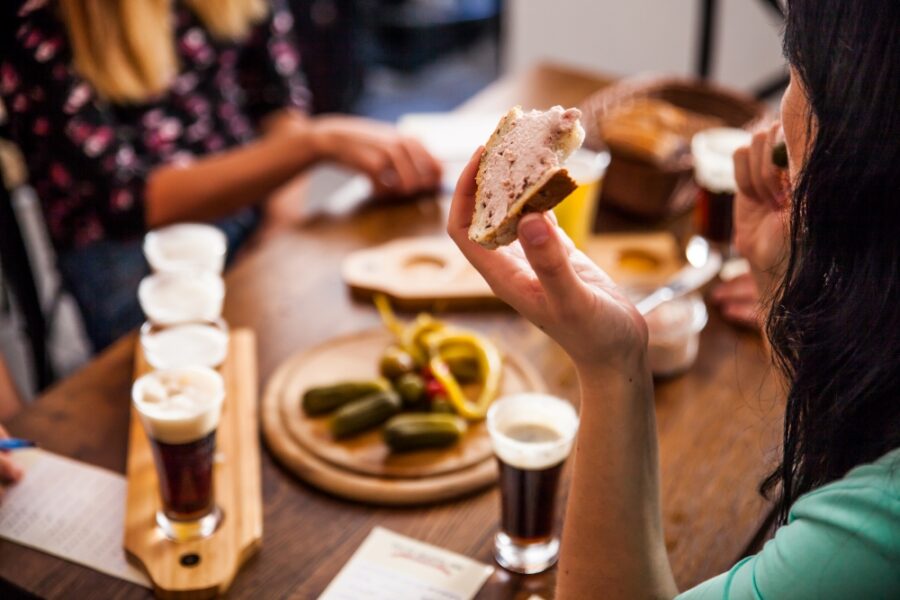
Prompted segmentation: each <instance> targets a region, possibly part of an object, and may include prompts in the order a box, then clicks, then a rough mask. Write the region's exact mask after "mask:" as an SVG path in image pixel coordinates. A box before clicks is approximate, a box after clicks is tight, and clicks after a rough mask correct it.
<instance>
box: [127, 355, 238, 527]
mask: <svg viewBox="0 0 900 600" xmlns="http://www.w3.org/2000/svg"><path fill="white" fill-rule="evenodd" d="M224 397H225V384H224V382H223V381H222V376H221V375H219V374H218V373H217V372H216V371H213V370H212V369H210V368H207V367H182V368H178V369H164V370H160V371H154V372H152V373H149V374H147V375H144V376H143V377H141V378H140V379H138V380H137V381H135V382H134V388H133V389H132V400H133V402H134V407H135V409H136V410H137V413H138V415H139V416H140V418H141V422H142V423H143V425H144V430H145V431H146V432H147V439H148V440H149V441H150V447H151V449H152V450H153V460H154V462H155V463H156V474H157V478H158V479H159V492H160V493H159V495H160V499H161V500H162V508H161V509H160V510H158V511H157V514H156V523H157V525H159V527H160V529H162V531H163V533H165V535H166V536H167V537H169V538H170V539H173V540H176V541H182V540H188V539H196V538H201V537H206V536H208V535H211V534H212V533H213V531H215V529H216V527H217V526H218V523H219V521H220V518H221V512H220V511H219V510H218V508H217V507H216V504H215V493H214V486H213V479H214V473H213V462H214V458H215V452H216V428H217V426H218V424H219V417H220V415H221V413H222V402H223V400H224Z"/></svg>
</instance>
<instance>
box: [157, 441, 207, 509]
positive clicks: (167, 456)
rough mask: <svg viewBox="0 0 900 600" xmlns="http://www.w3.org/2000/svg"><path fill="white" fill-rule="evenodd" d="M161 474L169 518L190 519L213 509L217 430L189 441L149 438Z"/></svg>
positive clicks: (163, 498) (162, 491)
mask: <svg viewBox="0 0 900 600" xmlns="http://www.w3.org/2000/svg"><path fill="white" fill-rule="evenodd" d="M150 447H151V448H153V459H154V460H155V461H156V469H157V473H159V475H160V478H159V491H160V496H161V497H162V502H163V512H165V514H166V516H167V517H169V518H170V519H175V520H177V521H191V520H194V519H197V518H199V517H202V516H204V515H206V514H209V512H210V511H211V510H212V509H213V502H214V500H213V457H214V455H215V451H216V432H215V430H213V431H212V432H210V433H209V435H207V436H206V437H203V438H201V439H199V440H196V441H194V442H188V443H186V444H166V443H164V442H159V441H157V440H154V439H152V438H151V439H150Z"/></svg>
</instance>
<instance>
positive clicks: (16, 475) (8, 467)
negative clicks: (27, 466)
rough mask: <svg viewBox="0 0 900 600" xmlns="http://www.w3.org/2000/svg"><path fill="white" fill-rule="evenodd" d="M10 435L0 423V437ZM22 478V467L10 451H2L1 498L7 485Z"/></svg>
mask: <svg viewBox="0 0 900 600" xmlns="http://www.w3.org/2000/svg"><path fill="white" fill-rule="evenodd" d="M8 437H9V434H8V433H6V430H5V429H4V428H3V426H2V425H0V439H6V438H8ZM20 479H22V468H21V467H19V465H17V464H16V463H14V462H13V460H12V459H11V458H10V456H9V453H8V452H0V498H2V497H3V491H4V489H5V488H6V486H7V485H10V484H13V483H16V482H17V481H19V480H20Z"/></svg>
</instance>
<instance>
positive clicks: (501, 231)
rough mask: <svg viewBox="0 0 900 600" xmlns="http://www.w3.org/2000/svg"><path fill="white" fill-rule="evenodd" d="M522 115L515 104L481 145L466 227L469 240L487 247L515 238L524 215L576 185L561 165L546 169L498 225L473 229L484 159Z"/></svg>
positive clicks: (552, 202)
mask: <svg viewBox="0 0 900 600" xmlns="http://www.w3.org/2000/svg"><path fill="white" fill-rule="evenodd" d="M521 115H522V109H521V107H519V106H514V107H513V108H511V109H510V110H509V112H508V113H506V115H504V116H503V118H502V119H500V122H499V123H498V124H497V128H496V129H495V130H494V133H492V134H491V137H490V138H489V139H488V142H487V144H485V146H484V153H483V154H482V155H481V162H480V163H479V165H478V172H477V174H476V175H475V183H476V186H477V187H476V191H475V213H474V215H473V218H472V225H471V226H470V227H469V239H470V240H472V241H473V242H475V243H477V244H479V245H481V246H483V247H485V248H487V249H489V250H494V249H496V248H499V247H500V246H505V245H507V244H510V243H512V242H513V241H515V239H516V238H517V237H518V227H519V220H520V219H521V218H522V217H523V216H524V215H527V214H528V213H532V212H544V211H547V210H550V209H551V208H553V207H554V206H556V205H557V204H559V203H560V202H562V201H563V200H564V199H565V198H566V196H568V195H569V194H571V193H572V192H573V191H575V188H577V187H578V184H577V183H576V182H575V180H574V179H572V177H571V176H570V175H569V172H568V171H567V170H566V169H565V168H564V167H554V168H552V169H549V170H548V171H547V172H546V173H544V174H543V175H542V176H541V177H540V179H538V180H537V181H536V182H535V183H533V184H531V185H530V186H529V187H528V188H526V189H525V191H524V192H522V195H521V196H520V197H519V198H518V199H516V201H515V202H514V203H513V204H512V205H510V206H509V208H508V210H507V213H506V217H505V218H504V219H503V221H501V222H500V224H499V225H497V226H496V227H494V228H491V229H488V230H487V231H477V230H476V225H475V224H476V223H477V222H478V221H479V220H478V218H477V217H478V215H479V214H480V212H481V210H482V208H481V207H482V197H481V194H482V193H483V192H482V189H483V186H482V183H483V181H484V172H485V169H486V168H487V160H486V158H487V157H488V155H489V154H490V153H491V152H493V151H494V148H495V147H496V146H497V145H499V144H500V141H501V139H502V138H503V136H504V135H505V134H506V132H507V130H508V129H509V125H510V124H511V123H512V122H513V121H514V120H515V119H517V118H518V117H519V116H521Z"/></svg>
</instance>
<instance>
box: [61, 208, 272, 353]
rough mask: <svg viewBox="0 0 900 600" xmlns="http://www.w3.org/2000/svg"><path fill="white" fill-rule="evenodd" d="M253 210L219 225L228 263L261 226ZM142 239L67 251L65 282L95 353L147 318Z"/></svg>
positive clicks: (64, 256) (105, 242)
mask: <svg viewBox="0 0 900 600" xmlns="http://www.w3.org/2000/svg"><path fill="white" fill-rule="evenodd" d="M259 221H260V217H259V211H258V210H256V209H253V208H250V209H244V210H241V211H240V212H238V213H236V214H234V215H232V216H230V217H227V218H225V219H222V220H221V221H218V222H217V223H214V225H215V226H216V227H218V228H219V229H221V230H222V232H223V233H224V234H225V237H226V239H227V241H228V256H227V260H226V264H228V263H230V262H231V260H232V259H233V258H234V255H235V253H236V252H237V250H238V249H239V248H240V246H241V245H242V244H243V243H244V242H245V241H246V240H247V239H248V238H249V237H250V234H252V233H253V231H254V230H255V229H256V227H257V225H258V224H259ZM142 243H143V240H141V239H134V240H102V241H99V242H96V243H94V244H91V245H90V246H86V247H84V248H76V249H73V250H67V251H64V252H61V253H60V254H59V256H58V258H57V264H58V267H59V271H60V274H61V275H62V280H63V285H64V286H65V288H66V290H67V291H68V292H69V293H71V294H72V296H74V298H75V302H76V304H77V305H78V308H79V310H80V312H81V317H82V320H83V321H84V326H85V332H86V333H87V337H88V339H89V340H90V342H91V346H92V347H93V349H94V352H100V351H101V350H103V349H104V348H106V347H107V346H109V345H110V344H111V343H113V342H114V341H116V340H117V339H118V338H120V337H121V336H123V335H124V334H126V333H128V332H129V331H131V330H132V329H134V328H136V327H138V326H139V325H140V324H141V323H142V322H143V320H144V315H143V313H142V311H141V306H140V304H139V303H138V298H137V290H138V285H139V284H140V282H141V279H142V278H143V277H144V276H146V275H148V274H149V273H150V269H149V267H148V265H147V262H146V261H145V260H144V254H143V251H142V247H141V246H142Z"/></svg>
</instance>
